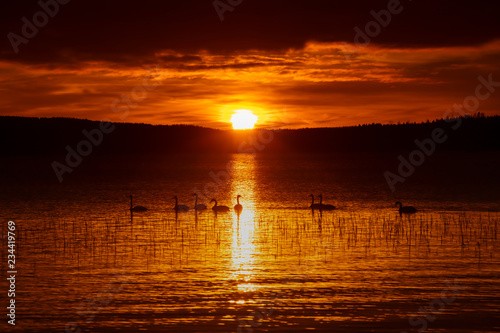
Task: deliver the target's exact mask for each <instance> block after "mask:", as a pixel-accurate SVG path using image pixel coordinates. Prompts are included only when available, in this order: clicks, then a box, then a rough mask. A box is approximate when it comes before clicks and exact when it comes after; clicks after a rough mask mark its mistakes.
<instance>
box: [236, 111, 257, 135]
mask: <svg viewBox="0 0 500 333" xmlns="http://www.w3.org/2000/svg"><path fill="white" fill-rule="evenodd" d="M257 119H258V117H257V116H256V115H254V114H253V113H252V111H250V110H236V111H235V112H234V114H233V116H232V117H231V123H233V128H234V129H235V130H244V129H252V128H253V127H254V126H255V123H256V122H257Z"/></svg>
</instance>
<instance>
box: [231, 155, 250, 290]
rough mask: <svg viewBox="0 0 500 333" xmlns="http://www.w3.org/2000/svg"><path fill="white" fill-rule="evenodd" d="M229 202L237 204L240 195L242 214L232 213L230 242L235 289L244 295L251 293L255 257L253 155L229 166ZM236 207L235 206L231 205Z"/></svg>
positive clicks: (238, 158)
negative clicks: (230, 174) (230, 179)
mask: <svg viewBox="0 0 500 333" xmlns="http://www.w3.org/2000/svg"><path fill="white" fill-rule="evenodd" d="M232 175H233V177H232V181H231V190H230V191H231V198H233V200H235V201H236V197H237V195H241V196H242V197H241V199H240V204H241V205H242V206H243V210H242V211H241V212H240V213H238V212H236V211H235V212H234V214H233V216H232V218H233V221H232V222H233V223H232V227H233V241H232V244H231V258H232V265H231V270H232V272H233V273H232V279H234V280H236V281H239V282H241V283H240V284H239V285H238V289H239V290H240V291H243V292H248V291H254V290H255V289H256V286H255V285H254V284H252V283H248V281H251V278H252V276H253V275H254V266H253V264H254V260H255V258H254V256H255V244H254V237H255V188H256V182H255V159H254V156H253V155H248V154H235V155H234V163H233V164H232ZM234 203H235V204H236V202H234Z"/></svg>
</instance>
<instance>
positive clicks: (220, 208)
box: [210, 199, 229, 213]
mask: <svg viewBox="0 0 500 333" xmlns="http://www.w3.org/2000/svg"><path fill="white" fill-rule="evenodd" d="M212 202H215V205H214V206H213V207H212V210H213V211H214V212H216V213H217V212H219V213H223V212H229V207H228V206H219V205H218V204H217V200H215V199H212V200H210V203H212Z"/></svg>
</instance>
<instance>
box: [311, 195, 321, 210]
mask: <svg viewBox="0 0 500 333" xmlns="http://www.w3.org/2000/svg"><path fill="white" fill-rule="evenodd" d="M310 197H311V199H312V202H311V206H309V208H311V209H319V208H320V204H315V203H314V195H312V194H311V195H310Z"/></svg>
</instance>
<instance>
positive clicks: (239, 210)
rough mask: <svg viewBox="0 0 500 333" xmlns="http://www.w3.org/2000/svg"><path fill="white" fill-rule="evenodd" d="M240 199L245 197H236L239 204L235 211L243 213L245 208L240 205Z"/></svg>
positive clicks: (235, 206)
mask: <svg viewBox="0 0 500 333" xmlns="http://www.w3.org/2000/svg"><path fill="white" fill-rule="evenodd" d="M240 198H243V197H242V196H241V195H239V194H238V196H237V197H236V202H237V204H236V205H234V210H235V211H236V212H238V213H241V211H242V210H243V206H242V205H241V204H240Z"/></svg>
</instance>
